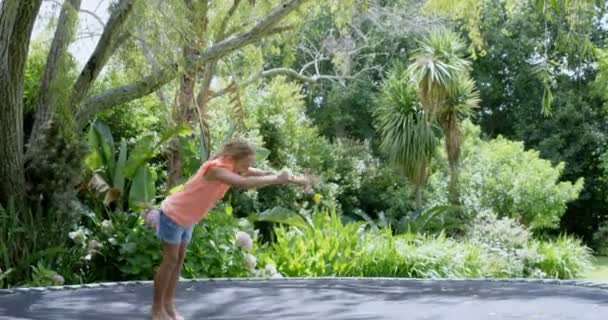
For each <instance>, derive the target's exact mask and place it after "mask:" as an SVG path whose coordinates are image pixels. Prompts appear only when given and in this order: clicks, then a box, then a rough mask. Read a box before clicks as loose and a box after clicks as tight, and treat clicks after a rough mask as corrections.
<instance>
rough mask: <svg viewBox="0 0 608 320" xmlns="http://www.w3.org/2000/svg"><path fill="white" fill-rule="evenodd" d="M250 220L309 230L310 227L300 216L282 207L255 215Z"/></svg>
mask: <svg viewBox="0 0 608 320" xmlns="http://www.w3.org/2000/svg"><path fill="white" fill-rule="evenodd" d="M250 219H253V220H255V221H267V222H275V223H282V224H286V225H290V226H296V227H301V228H307V227H308V226H309V225H308V223H306V221H305V220H304V219H303V218H302V217H301V216H300V215H299V214H297V213H295V212H293V211H291V210H288V209H285V208H282V207H274V208H272V209H270V210H266V211H263V212H260V213H254V214H252V215H251V216H250Z"/></svg>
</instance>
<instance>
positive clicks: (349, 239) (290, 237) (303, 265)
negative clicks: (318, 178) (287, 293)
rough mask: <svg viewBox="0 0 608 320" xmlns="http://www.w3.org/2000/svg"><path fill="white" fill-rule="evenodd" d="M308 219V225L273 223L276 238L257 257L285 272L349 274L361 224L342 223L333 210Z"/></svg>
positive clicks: (314, 275) (353, 260)
mask: <svg viewBox="0 0 608 320" xmlns="http://www.w3.org/2000/svg"><path fill="white" fill-rule="evenodd" d="M312 220H313V226H312V227H305V228H298V227H288V228H287V227H283V226H279V227H277V228H276V229H275V236H276V241H275V242H273V243H272V244H270V245H269V247H268V248H265V249H264V250H262V251H261V253H260V258H261V260H262V261H263V262H264V263H265V264H273V265H275V266H276V267H277V269H278V270H279V271H280V272H281V273H283V274H284V275H287V276H308V277H317V276H348V275H351V274H352V270H353V268H354V267H355V263H356V259H355V258H356V256H357V247H358V241H359V238H360V236H361V234H360V231H361V230H362V228H361V227H362V224H361V223H350V224H346V225H345V224H343V223H342V221H341V220H340V216H339V215H338V214H337V213H336V212H335V211H332V212H331V213H329V214H328V213H317V214H315V215H314V216H313V218H312Z"/></svg>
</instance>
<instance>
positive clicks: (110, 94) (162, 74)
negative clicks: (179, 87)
mask: <svg viewBox="0 0 608 320" xmlns="http://www.w3.org/2000/svg"><path fill="white" fill-rule="evenodd" d="M176 74H177V64H175V65H173V66H171V67H167V68H164V69H162V70H159V71H157V72H155V73H153V74H152V75H150V76H148V77H145V78H143V79H141V80H139V81H137V82H134V83H132V84H128V85H124V86H120V87H116V88H112V89H109V90H106V91H104V92H102V93H100V94H97V95H94V96H92V97H89V98H87V99H86V100H85V101H84V102H83V103H82V106H81V108H80V110H79V112H78V114H77V115H76V119H77V120H78V128H84V127H85V126H86V124H87V122H88V120H89V119H91V118H92V117H93V116H94V115H95V114H97V113H98V112H101V111H103V110H105V109H107V108H109V107H112V106H115V105H119V104H122V103H126V102H129V101H133V100H135V99H137V98H141V97H142V96H144V95H145V94H142V93H143V92H146V93H152V92H154V91H156V90H158V89H159V88H160V87H161V86H162V85H164V84H165V83H167V82H169V81H171V80H173V79H175V76H176Z"/></svg>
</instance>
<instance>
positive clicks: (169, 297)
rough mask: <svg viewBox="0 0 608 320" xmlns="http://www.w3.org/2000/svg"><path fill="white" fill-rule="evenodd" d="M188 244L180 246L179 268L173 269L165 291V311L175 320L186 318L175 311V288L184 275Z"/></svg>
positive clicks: (183, 243)
mask: <svg viewBox="0 0 608 320" xmlns="http://www.w3.org/2000/svg"><path fill="white" fill-rule="evenodd" d="M187 245H188V244H187V243H185V242H182V243H181V244H180V245H179V252H178V257H177V266H176V267H175V269H173V273H172V274H171V277H170V278H169V283H168V285H167V289H166V290H165V296H164V297H163V302H164V306H165V310H166V311H167V314H169V316H170V317H171V318H173V319H174V320H183V319H184V318H183V317H182V316H181V315H180V314H179V313H178V312H177V310H176V309H175V302H174V300H173V299H174V298H175V287H177V283H178V282H179V276H180V274H181V273H182V266H183V265H184V257H185V256H186V246H187Z"/></svg>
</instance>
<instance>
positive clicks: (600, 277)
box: [584, 257, 608, 281]
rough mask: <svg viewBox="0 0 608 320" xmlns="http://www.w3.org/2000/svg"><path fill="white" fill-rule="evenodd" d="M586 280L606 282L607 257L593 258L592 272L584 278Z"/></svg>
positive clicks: (607, 276) (607, 272) (607, 271)
mask: <svg viewBox="0 0 608 320" xmlns="http://www.w3.org/2000/svg"><path fill="white" fill-rule="evenodd" d="M584 278H585V279H586V280H593V281H608V257H595V258H594V259H593V270H592V271H590V272H589V273H588V274H586V275H585V277H584Z"/></svg>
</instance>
